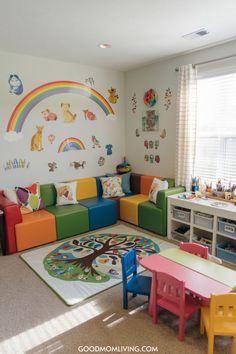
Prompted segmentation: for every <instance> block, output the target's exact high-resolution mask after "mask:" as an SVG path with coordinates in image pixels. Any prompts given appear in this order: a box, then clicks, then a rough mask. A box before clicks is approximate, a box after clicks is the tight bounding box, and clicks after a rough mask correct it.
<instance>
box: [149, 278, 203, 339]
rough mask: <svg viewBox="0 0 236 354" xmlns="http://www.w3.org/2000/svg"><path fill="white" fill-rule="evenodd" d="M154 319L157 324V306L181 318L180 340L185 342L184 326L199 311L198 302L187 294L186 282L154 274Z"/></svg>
mask: <svg viewBox="0 0 236 354" xmlns="http://www.w3.org/2000/svg"><path fill="white" fill-rule="evenodd" d="M152 290H153V297H154V299H155V300H154V301H153V318H152V322H153V323H154V324H156V323H157V305H158V306H160V307H162V308H164V309H166V310H168V311H170V312H172V313H174V314H175V315H177V316H179V319H180V323H179V336H178V338H179V340H180V341H183V340H184V326H185V320H187V319H188V318H189V317H190V316H191V315H192V314H194V313H195V312H197V311H199V310H200V308H201V306H200V305H199V303H198V301H195V299H194V298H193V297H192V296H190V295H186V294H185V282H184V281H182V280H179V279H177V278H175V277H173V276H171V275H169V274H165V273H161V272H156V273H155V274H153V289H152Z"/></svg>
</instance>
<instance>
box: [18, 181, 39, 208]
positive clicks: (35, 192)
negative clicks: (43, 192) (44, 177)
mask: <svg viewBox="0 0 236 354" xmlns="http://www.w3.org/2000/svg"><path fill="white" fill-rule="evenodd" d="M15 191H16V195H17V198H18V201H19V204H21V205H22V206H23V207H24V209H25V208H27V209H28V210H29V211H30V212H32V211H36V210H39V209H44V208H45V206H44V204H43V201H42V199H41V197H40V188H39V183H33V184H32V185H31V186H29V187H25V188H23V187H15Z"/></svg>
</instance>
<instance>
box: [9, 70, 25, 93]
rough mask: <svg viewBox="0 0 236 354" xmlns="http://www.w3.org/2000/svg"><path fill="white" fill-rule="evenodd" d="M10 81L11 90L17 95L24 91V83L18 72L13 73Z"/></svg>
mask: <svg viewBox="0 0 236 354" xmlns="http://www.w3.org/2000/svg"><path fill="white" fill-rule="evenodd" d="M8 83H9V86H10V88H9V92H10V93H14V94H15V95H21V94H22V92H23V84H22V81H21V79H20V78H19V76H18V75H16V74H11V75H10V76H9V79H8Z"/></svg>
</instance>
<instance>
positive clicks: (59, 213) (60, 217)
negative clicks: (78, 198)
mask: <svg viewBox="0 0 236 354" xmlns="http://www.w3.org/2000/svg"><path fill="white" fill-rule="evenodd" d="M46 210H47V211H48V212H49V213H51V214H53V215H54V217H55V223H56V230H57V240H62V239H64V238H67V237H70V236H74V235H78V234H81V233H83V232H87V231H89V216H88V209H87V208H85V207H84V206H82V205H80V204H76V205H59V206H57V205H52V206H50V207H47V208H46Z"/></svg>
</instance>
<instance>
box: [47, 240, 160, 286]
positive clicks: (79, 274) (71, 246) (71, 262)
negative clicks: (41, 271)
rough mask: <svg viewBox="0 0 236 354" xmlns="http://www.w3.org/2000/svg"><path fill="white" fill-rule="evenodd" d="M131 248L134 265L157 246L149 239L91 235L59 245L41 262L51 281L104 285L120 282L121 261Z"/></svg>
mask: <svg viewBox="0 0 236 354" xmlns="http://www.w3.org/2000/svg"><path fill="white" fill-rule="evenodd" d="M132 248H135V249H136V252H137V261H138V263H139V260H140V259H142V258H143V257H145V256H148V255H150V254H153V253H159V252H160V248H159V246H158V245H157V244H156V243H154V242H153V241H152V240H150V239H149V238H146V237H144V236H140V235H128V234H111V233H104V234H94V235H88V236H84V237H80V238H77V239H74V240H71V241H67V242H64V243H62V244H60V245H59V246H58V247H57V248H55V249H54V250H53V251H51V252H50V253H49V254H48V255H47V256H46V257H45V258H44V260H43V264H44V268H45V270H46V271H47V272H48V274H49V275H51V276H52V277H55V278H58V279H61V280H65V281H80V282H90V283H104V282H107V281H109V280H110V279H121V278H122V267H121V258H122V255H124V254H125V253H127V252H129V251H130V250H131V249H132Z"/></svg>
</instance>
